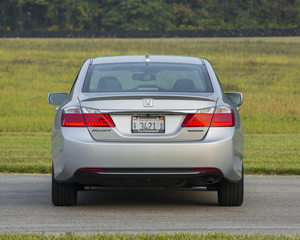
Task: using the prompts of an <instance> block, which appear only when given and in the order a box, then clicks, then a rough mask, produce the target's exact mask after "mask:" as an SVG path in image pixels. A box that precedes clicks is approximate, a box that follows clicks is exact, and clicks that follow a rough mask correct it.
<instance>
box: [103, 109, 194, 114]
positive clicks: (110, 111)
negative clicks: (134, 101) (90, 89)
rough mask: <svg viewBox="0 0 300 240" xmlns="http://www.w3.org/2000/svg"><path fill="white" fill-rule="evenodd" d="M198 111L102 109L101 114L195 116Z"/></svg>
mask: <svg viewBox="0 0 300 240" xmlns="http://www.w3.org/2000/svg"><path fill="white" fill-rule="evenodd" d="M197 110H198V109H182V110H180V109H179V110H178V109H177V110H168V111H166V110H162V111H158V110H150V109H147V110H144V111H135V110H118V109H117V110H116V109H101V113H109V114H115V115H184V114H193V113H196V112H197Z"/></svg>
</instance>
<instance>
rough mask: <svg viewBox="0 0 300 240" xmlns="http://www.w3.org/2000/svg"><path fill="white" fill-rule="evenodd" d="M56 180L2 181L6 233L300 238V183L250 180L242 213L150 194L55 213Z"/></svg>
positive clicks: (177, 195)
mask: <svg viewBox="0 0 300 240" xmlns="http://www.w3.org/2000/svg"><path fill="white" fill-rule="evenodd" d="M50 180H51V176H50V175H6V174H4V175H0V232H43V231H44V232H45V233H46V234H49V233H54V234H58V233H65V232H67V231H70V232H75V233H93V232H97V231H100V232H117V231H119V232H122V233H129V232H130V233H138V232H149V233H152V232H160V231H163V232H177V231H183V232H200V233H206V232H215V231H221V232H229V233H250V234H254V233H258V232H260V233H270V234H287V235H293V234H297V233H298V234H300V177H253V176H248V177H246V178H245V201H244V204H243V205H242V206H241V207H219V206H218V205H217V193H216V192H207V191H199V190H198V191H195V190H147V189H142V190H134V189H131V190H123V189H102V190H100V191H84V192H79V198H78V205H76V206H74V207H54V206H53V205H52V203H51V199H50V198H51V195H50V190H51V184H50Z"/></svg>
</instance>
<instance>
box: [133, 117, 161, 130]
mask: <svg viewBox="0 0 300 240" xmlns="http://www.w3.org/2000/svg"><path fill="white" fill-rule="evenodd" d="M131 132H132V133H164V132H165V117H141V116H138V117H135V116H134V117H132V118H131Z"/></svg>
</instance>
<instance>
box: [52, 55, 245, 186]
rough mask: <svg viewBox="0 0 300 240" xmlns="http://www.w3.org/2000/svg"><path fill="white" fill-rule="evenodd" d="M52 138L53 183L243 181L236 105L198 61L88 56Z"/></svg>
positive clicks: (205, 183) (206, 66)
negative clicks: (228, 98)
mask: <svg viewBox="0 0 300 240" xmlns="http://www.w3.org/2000/svg"><path fill="white" fill-rule="evenodd" d="M80 74H81V75H80ZM52 136H53V137H52V155H53V166H54V171H53V177H54V179H55V181H57V182H58V183H65V184H76V185H77V186H83V187H84V186H108V187H164V188H174V187H192V186H216V184H218V183H219V182H220V181H222V180H223V179H226V181H229V182H231V183H237V182H239V181H240V180H241V178H242V160H243V131H242V126H241V123H240V118H239V115H238V112H237V109H236V108H235V107H234V106H232V105H231V104H230V103H229V102H228V101H227V100H226V98H225V95H224V93H223V90H222V88H221V86H220V84H219V82H218V80H217V78H216V75H215V74H214V72H213V70H212V68H211V66H210V63H209V62H208V61H206V60H203V59H199V58H191V57H174V56H150V57H149V56H146V57H144V56H120V57H102V58H96V59H92V60H89V61H86V62H85V63H84V65H83V67H82V69H81V73H79V76H78V78H77V80H76V82H75V84H74V86H73V88H72V90H71V93H70V96H69V99H68V101H67V102H66V103H65V104H63V105H62V106H61V107H60V108H59V109H58V111H57V114H56V119H55V123H54V127H53V133H52Z"/></svg>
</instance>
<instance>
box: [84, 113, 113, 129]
mask: <svg viewBox="0 0 300 240" xmlns="http://www.w3.org/2000/svg"><path fill="white" fill-rule="evenodd" d="M84 118H85V120H86V123H87V126H88V127H115V123H114V121H113V120H112V119H111V117H110V116H109V114H89V113H86V114H84Z"/></svg>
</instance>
